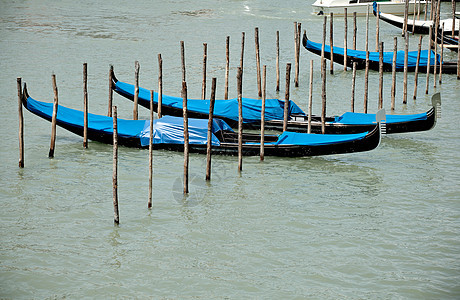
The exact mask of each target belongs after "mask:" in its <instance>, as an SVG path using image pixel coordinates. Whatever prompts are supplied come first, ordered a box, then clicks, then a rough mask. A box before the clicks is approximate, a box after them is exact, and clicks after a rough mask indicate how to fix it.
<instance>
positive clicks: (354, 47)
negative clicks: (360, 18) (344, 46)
mask: <svg viewBox="0 0 460 300" xmlns="http://www.w3.org/2000/svg"><path fill="white" fill-rule="evenodd" d="M357 31H358V28H357V27H356V12H355V11H354V12H353V50H356V33H357Z"/></svg>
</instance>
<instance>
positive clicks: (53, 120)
mask: <svg viewBox="0 0 460 300" xmlns="http://www.w3.org/2000/svg"><path fill="white" fill-rule="evenodd" d="M51 80H52V81H53V91H54V105H53V116H52V118H51V143H50V152H49V154H48V157H49V158H53V157H54V146H55V144H56V118H57V113H58V89H57V86H56V75H54V74H53V75H51Z"/></svg>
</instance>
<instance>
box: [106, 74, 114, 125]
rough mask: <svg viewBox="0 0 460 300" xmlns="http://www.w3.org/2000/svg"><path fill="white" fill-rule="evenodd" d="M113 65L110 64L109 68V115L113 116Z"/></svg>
mask: <svg viewBox="0 0 460 300" xmlns="http://www.w3.org/2000/svg"><path fill="white" fill-rule="evenodd" d="M112 78H113V66H112V65H110V69H109V107H108V109H107V116H108V117H112V103H113V80H112Z"/></svg>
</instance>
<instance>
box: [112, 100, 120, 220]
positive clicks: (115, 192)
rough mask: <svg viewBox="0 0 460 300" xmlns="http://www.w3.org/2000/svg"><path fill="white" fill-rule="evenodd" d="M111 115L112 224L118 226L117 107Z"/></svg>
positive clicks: (113, 108)
mask: <svg viewBox="0 0 460 300" xmlns="http://www.w3.org/2000/svg"><path fill="white" fill-rule="evenodd" d="M112 114H113V174H112V193H113V222H114V223H115V225H118V224H120V215H119V212H118V124H117V123H118V120H117V119H118V115H117V107H116V106H114V107H112Z"/></svg>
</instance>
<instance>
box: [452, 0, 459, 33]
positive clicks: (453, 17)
mask: <svg viewBox="0 0 460 300" xmlns="http://www.w3.org/2000/svg"><path fill="white" fill-rule="evenodd" d="M455 2H457V1H455V0H452V36H454V35H455V6H456V4H455ZM459 30H460V28H459Z"/></svg>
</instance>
